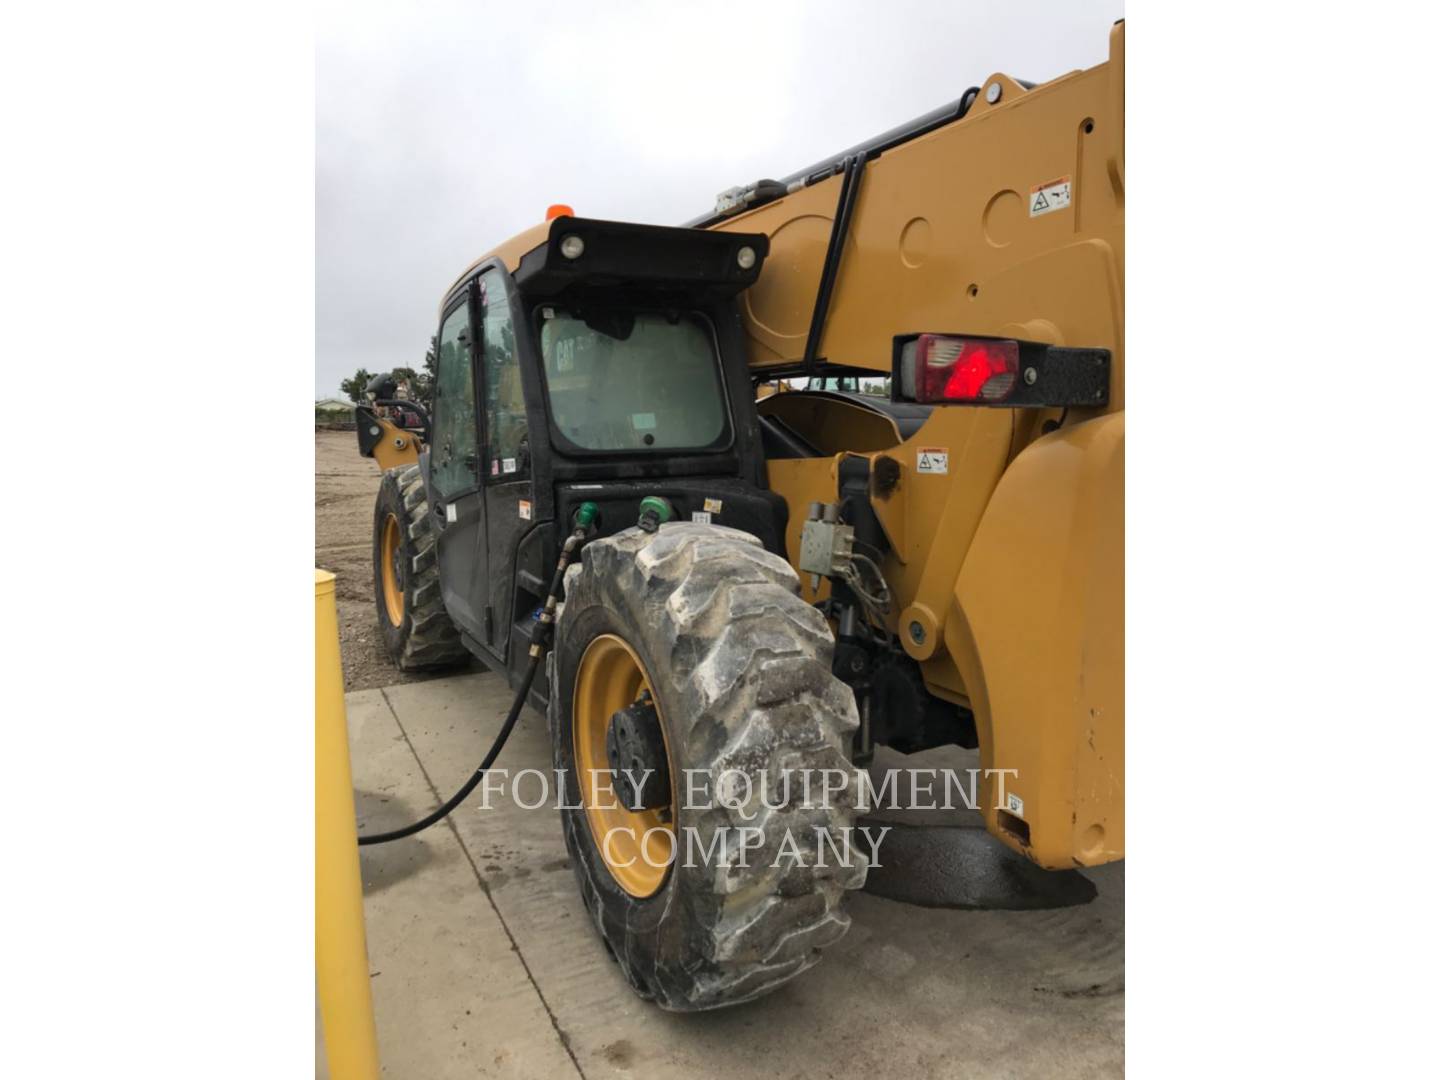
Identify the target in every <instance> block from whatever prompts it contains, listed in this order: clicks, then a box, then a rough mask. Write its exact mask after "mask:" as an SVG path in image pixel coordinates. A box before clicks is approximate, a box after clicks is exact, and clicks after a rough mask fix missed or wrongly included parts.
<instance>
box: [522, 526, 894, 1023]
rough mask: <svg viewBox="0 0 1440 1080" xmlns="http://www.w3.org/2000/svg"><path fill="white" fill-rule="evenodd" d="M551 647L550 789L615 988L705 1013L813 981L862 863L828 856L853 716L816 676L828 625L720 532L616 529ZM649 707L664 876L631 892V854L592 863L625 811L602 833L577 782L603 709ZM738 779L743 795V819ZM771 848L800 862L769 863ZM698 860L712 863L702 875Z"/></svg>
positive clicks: (776, 856) (845, 806)
mask: <svg viewBox="0 0 1440 1080" xmlns="http://www.w3.org/2000/svg"><path fill="white" fill-rule="evenodd" d="M556 640H557V646H556V651H555V661H554V664H553V666H552V669H551V680H552V681H551V694H550V710H549V719H550V728H551V738H552V743H553V746H554V754H555V766H556V768H557V770H561V776H562V777H563V783H564V785H565V788H566V790H565V795H566V798H565V799H564V801H563V803H562V810H561V816H562V820H563V826H564V832H565V842H566V846H567V847H568V849H569V851H570V855H571V858H572V860H573V863H574V867H575V872H576V876H577V878H578V880H579V884H580V891H581V894H582V896H583V898H584V901H585V905H586V907H587V908H588V909H589V911H590V913H591V916H592V917H593V918H594V920H595V924H596V926H597V928H598V929H599V931H600V936H601V938H602V939H603V940H604V942H605V944H606V946H607V948H608V949H609V950H610V952H611V954H612V955H613V956H614V957H615V959H616V961H617V962H618V963H619V965H620V968H621V970H622V971H623V972H624V974H625V977H626V979H627V980H628V981H629V983H630V985H631V986H632V987H633V988H634V989H635V991H636V992H637V993H638V994H640V995H641V996H642V997H645V998H652V999H654V1000H655V1001H656V1002H657V1003H658V1004H660V1005H661V1006H663V1007H664V1008H666V1009H672V1010H685V1011H688V1010H698V1009H711V1008H717V1007H720V1006H725V1005H734V1004H738V1003H740V1002H743V1001H748V1000H750V999H752V998H756V997H759V996H760V995H762V994H765V993H768V992H769V991H771V990H773V989H775V988H776V987H778V986H780V985H781V984H782V983H784V982H786V981H788V980H789V979H792V978H794V977H795V976H796V975H798V974H800V972H802V971H804V970H806V969H807V968H809V967H811V966H812V965H813V964H814V963H815V962H816V961H817V960H818V959H819V957H820V949H821V948H823V947H824V946H826V945H829V944H831V943H833V942H835V941H836V940H838V939H839V938H840V937H841V936H842V935H843V934H844V933H845V931H846V930H847V929H848V927H849V925H850V919H849V916H848V915H846V914H845V913H844V911H843V910H841V903H842V900H843V898H844V895H845V892H846V890H847V889H853V888H858V887H859V886H860V885H862V884H863V883H864V880H865V872H866V869H867V867H868V864H867V862H866V861H865V858H864V856H863V855H861V854H860V853H859V851H858V850H856V849H849V848H845V847H844V845H845V843H846V842H847V841H848V839H849V836H850V834H849V832H848V830H849V829H850V828H851V827H852V826H853V825H854V817H855V807H856V803H857V801H858V798H859V791H860V788H859V773H858V772H857V770H856V769H855V768H854V766H853V765H852V764H851V763H850V761H849V758H848V756H847V753H846V747H847V746H848V745H849V742H850V733H851V732H852V731H854V729H855V728H856V726H857V723H858V718H857V715H856V709H855V699H854V696H853V694H852V693H851V691H850V690H849V688H848V687H846V686H845V685H844V684H843V683H841V682H840V681H839V680H838V679H836V678H835V677H834V676H833V675H832V674H831V671H830V665H831V653H832V650H833V640H832V638H831V636H830V632H829V627H828V626H827V625H826V623H825V620H824V618H823V617H822V616H821V614H820V613H819V612H818V611H817V610H816V609H815V608H813V607H811V606H810V605H808V604H806V603H805V602H804V601H803V600H802V599H801V598H800V596H799V581H798V579H797V578H796V575H795V572H794V570H792V569H791V567H790V566H789V565H788V564H787V563H786V562H785V561H784V560H783V559H780V558H778V557H776V556H774V555H772V554H770V553H768V552H766V551H765V550H764V549H763V547H761V545H760V542H759V541H758V540H756V539H755V538H754V537H753V536H750V535H749V534H747V533H742V532H739V531H737V530H734V529H727V528H721V527H718V526H706V525H696V524H692V523H688V522H685V523H680V522H677V523H671V524H666V525H663V526H661V527H660V529H659V531H658V532H655V533H645V532H642V531H641V530H639V529H629V530H627V531H625V532H623V533H620V534H618V535H616V536H612V537H608V538H605V539H602V540H597V541H593V542H592V543H590V544H589V545H587V546H586V547H585V548H584V550H583V553H582V560H581V563H580V565H578V566H573V567H571V569H570V571H569V572H568V574H567V576H566V600H565V604H564V606H563V608H562V610H561V613H560V616H559V620H558V625H557V638H556ZM627 655H628V657H629V658H630V659H629V660H628V661H627V659H626V657H627ZM627 663H633V667H634V670H633V671H629V670H628V669H627V667H626V665H627ZM627 680H628V681H627ZM646 690H648V691H650V692H652V693H653V703H654V707H655V709H656V711H657V712H658V718H659V722H660V726H661V728H663V735H664V754H665V756H666V757H667V758H668V771H669V773H670V775H671V779H672V783H671V799H670V805H669V806H668V807H666V808H665V809H664V810H660V811H655V810H650V811H640V812H638V813H637V819H636V820H637V824H639V825H646V826H649V825H654V824H655V823H656V822H657V821H658V822H666V821H668V823H669V824H670V826H671V838H670V847H669V850H672V851H674V853H675V855H676V858H675V860H674V861H673V863H672V864H670V865H669V866H668V867H666V868H664V870H663V872H662V873H660V874H654V873H641V874H639V875H638V876H637V875H636V874H635V873H633V872H630V871H627V870H625V869H624V868H623V867H621V866H620V862H621V861H622V859H621V858H620V857H621V856H624V857H628V858H634V856H635V854H636V853H637V849H636V848H635V846H634V845H626V844H623V843H622V844H612V845H609V846H608V847H607V845H606V844H605V842H604V839H603V837H602V836H597V821H598V822H599V823H600V824H610V825H613V824H614V823H615V822H616V821H623V820H624V814H625V813H626V812H627V811H625V810H623V809H621V810H620V812H619V814H620V816H619V817H616V816H614V815H613V814H612V816H610V817H608V818H607V817H606V814H609V813H611V811H613V810H614V809H615V807H614V804H613V802H611V803H609V804H608V805H605V803H606V801H605V800H603V799H601V801H600V802H597V801H596V800H597V799H600V796H598V795H597V793H595V792H594V790H593V787H591V789H590V790H589V791H588V792H587V791H586V788H587V787H590V785H589V783H588V782H587V781H585V778H584V776H583V775H582V774H580V773H579V771H578V767H579V766H582V765H586V764H588V765H590V766H592V767H593V765H594V764H595V756H596V751H595V750H594V749H593V747H595V746H599V745H601V744H602V743H603V740H601V742H596V740H597V739H599V738H600V736H599V735H597V733H596V731H595V728H594V725H595V724H596V723H597V722H603V720H604V719H605V716H606V711H607V710H611V709H614V708H617V707H618V708H624V707H626V706H627V705H629V704H630V703H631V702H635V701H637V699H640V698H641V697H642V693H643V691H646ZM592 698H593V700H591V699H592ZM587 746H588V747H591V749H587ZM687 770H688V771H689V779H687ZM785 770H793V773H792V777H795V776H800V775H803V774H804V772H805V771H807V770H809V771H811V772H812V773H813V774H814V775H816V776H824V775H826V774H824V773H822V770H830V773H829V774H828V775H829V776H831V777H834V778H835V779H836V781H838V782H837V783H835V784H834V788H843V790H839V791H836V790H833V789H832V790H829V791H821V790H819V788H820V783H819V781H816V782H815V785H814V788H813V789H810V788H807V789H804V790H802V788H801V785H800V784H799V783H798V782H795V783H792V784H791V785H790V789H789V790H788V791H786V790H785V788H784V786H783V785H782V782H781V774H782V772H783V771H785ZM726 774H730V775H728V776H726ZM741 774H743V776H744V777H745V778H747V779H748V784H747V785H746V786H747V787H748V789H749V793H750V796H751V797H750V798H749V799H748V800H747V801H743V802H742V801H741V800H740V799H739V798H738V797H737V796H738V794H739V792H740V791H742V790H744V789H742V788H741V787H740V785H739V777H740V775H741ZM722 776H725V777H726V779H725V780H724V781H722V779H721V778H722ZM706 785H708V791H709V792H711V793H715V792H717V790H722V791H723V790H724V785H728V789H729V796H730V797H728V798H726V799H725V800H724V801H725V802H726V803H729V806H728V807H726V806H710V807H706V806H704V805H698V806H696V807H694V808H689V807H687V805H686V803H687V802H688V801H690V800H687V799H685V798H684V794H685V792H686V791H687V790H689V789H690V788H691V787H693V789H695V790H700V789H703V788H705V787H706ZM586 795H588V796H589V797H588V798H587V797H585V796H586ZM762 795H763V799H762ZM694 801H696V802H698V803H701V804H703V803H704V802H705V801H706V800H705V799H703V798H702V799H697V800H694ZM763 802H768V803H769V804H770V807H769V808H767V807H765V806H764V805H763ZM582 803H583V804H584V805H583V808H580V807H581V806H582ZM657 815H658V816H657ZM738 827H746V828H752V829H757V830H758V833H752V834H751V840H750V843H751V845H752V846H751V847H750V848H748V849H740V850H738V851H737V848H739V845H732V844H731V843H730V839H731V838H733V837H734V836H735V831H734V830H735V829H736V828H738ZM817 829H824V830H828V832H829V834H830V837H831V840H832V842H833V843H834V844H835V845H836V846H840V847H841V848H842V850H844V851H847V852H848V854H849V858H848V861H846V862H844V863H842V862H841V861H840V860H837V859H835V858H834V855H833V849H831V852H830V858H829V859H826V858H824V857H823V856H822V857H819V858H817V849H816V844H817V841H816V835H817V834H816V832H815V830H817ZM787 832H788V833H789V834H790V836H791V837H792V840H793V841H795V842H798V845H792V848H791V852H790V853H788V854H784V855H782V854H781V853H782V852H783V851H784V849H785V845H786V841H785V839H784V838H785V836H786V834H787ZM717 834H720V835H719V839H718V841H717ZM661 839H663V837H661V836H659V835H658V834H657V837H656V840H657V843H656V844H655V845H653V846H654V848H655V850H656V852H657V853H658V852H660V851H661V850H663V849H664V848H665V845H664V844H661V843H659V842H658V841H659V840H661ZM717 842H718V844H719V847H718V848H717V847H712V845H715V844H717ZM687 844H693V845H694V846H693V848H690V849H687ZM795 846H798V848H799V851H798V857H797V853H796V852H795ZM707 850H709V851H718V852H719V853H720V855H719V857H718V858H716V859H714V860H710V859H707V858H705V857H704V856H703V853H704V852H705V851H707ZM607 852H608V855H609V858H607ZM692 854H693V855H694V856H695V858H694V860H693V865H686V863H687V861H691V860H690V859H688V858H687V856H688V855H692ZM657 861H658V856H657ZM612 863H613V864H614V865H612Z"/></svg>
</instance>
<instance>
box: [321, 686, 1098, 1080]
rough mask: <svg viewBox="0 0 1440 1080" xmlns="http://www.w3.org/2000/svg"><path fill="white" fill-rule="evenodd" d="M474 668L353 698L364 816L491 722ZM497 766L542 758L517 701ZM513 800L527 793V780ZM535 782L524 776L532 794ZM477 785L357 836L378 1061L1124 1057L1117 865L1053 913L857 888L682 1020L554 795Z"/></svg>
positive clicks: (355, 764)
mask: <svg viewBox="0 0 1440 1080" xmlns="http://www.w3.org/2000/svg"><path fill="white" fill-rule="evenodd" d="M509 701H510V694H509V690H508V688H507V687H506V686H505V684H504V682H503V680H501V679H500V678H499V677H498V676H495V675H493V674H489V673H472V674H466V675H460V676H456V677H454V678H447V679H437V680H431V681H427V682H419V683H410V684H406V685H400V686H391V687H386V688H384V689H382V690H362V691H356V692H354V693H351V694H349V695H347V696H346V705H347V710H348V717H349V723H350V732H351V755H352V762H351V764H352V769H353V772H354V777H355V787H356V805H357V810H358V813H359V815H360V820H361V829H362V830H363V831H366V832H377V831H383V830H385V829H387V828H392V827H395V826H397V825H400V824H403V823H405V822H407V821H410V820H413V819H414V818H416V817H419V816H421V815H423V814H424V813H426V812H427V811H428V810H430V809H431V808H432V807H434V806H435V805H436V804H437V803H438V802H439V800H440V799H443V798H446V797H448V796H449V795H450V793H451V792H453V791H454V790H455V789H456V788H457V787H458V786H459V785H460V784H461V783H463V782H464V781H465V779H466V778H467V777H468V776H469V774H470V772H471V771H472V770H473V769H474V767H475V764H476V763H477V762H478V761H479V760H480V758H481V757H482V756H483V754H484V752H485V750H486V749H487V748H488V747H489V745H490V742H491V741H492V739H493V738H494V735H495V733H496V732H497V731H498V730H499V727H500V724H501V722H502V720H503V718H504V714H505V711H506V709H507V708H508V706H509ZM498 767H505V768H508V769H509V770H510V772H511V775H512V776H513V775H514V774H515V773H516V772H517V771H519V770H521V769H526V768H533V769H539V770H542V771H548V770H549V769H550V751H549V740H548V735H547V733H546V730H545V721H544V718H543V717H542V716H540V715H539V714H537V713H535V712H534V711H533V710H528V709H527V710H526V712H525V713H524V714H523V716H522V717H521V720H520V723H519V724H518V725H517V727H516V729H515V732H514V733H513V734H512V736H511V738H510V742H509V744H508V745H507V746H506V748H505V750H504V753H503V754H502V755H501V758H500V760H499V762H497V768H498ZM531 780H532V782H531V783H529V784H527V786H526V787H523V788H522V789H521V792H520V795H521V798H522V799H524V800H526V801H530V800H531V799H534V798H537V797H538V783H535V782H533V778H531ZM532 788H533V790H532ZM510 795H511V792H510V791H509V788H508V786H507V790H506V794H505V795H504V796H503V797H494V798H492V799H491V808H490V809H488V810H487V809H481V808H480V807H479V805H478V792H477V793H476V795H474V796H472V798H471V800H470V801H469V802H467V803H466V805H464V806H462V807H461V808H460V809H459V810H457V811H456V812H455V814H454V815H452V817H451V819H450V820H449V821H447V822H445V823H442V824H440V825H436V826H434V827H433V828H431V829H429V830H427V831H426V832H424V833H421V834H420V835H418V836H416V837H412V838H409V839H406V840H401V841H397V842H395V843H393V844H386V845H380V846H378V847H371V848H362V849H361V871H362V877H363V880H364V883H365V915H366V927H367V935H368V940H369V952H370V968H371V972H372V978H371V985H372V987H373V990H374V998H375V1011H376V1023H377V1028H378V1034H379V1040H380V1056H381V1061H382V1063H383V1065H384V1068H385V1074H386V1075H387V1076H391V1077H404V1078H410V1077H416V1078H426V1080H432V1078H433V1080H443V1078H448V1077H475V1076H482V1077H547V1078H548V1077H564V1076H580V1077H586V1078H589V1080H599V1078H605V1077H652V1076H654V1077H678V1076H686V1077H691V1076H693V1077H711V1076H714V1077H726V1078H727V1080H741V1078H748V1077H756V1078H759V1077H766V1078H769V1077H777V1076H778V1077H850V1076H867V1077H870V1076H873V1077H891V1076H894V1077H900V1076H941V1077H952V1076H953V1077H970V1076H975V1077H984V1076H1005V1077H1051V1076H1066V1077H1090V1076H1096V1077H1100V1076H1107V1077H1108V1076H1117V1075H1120V1073H1121V1072H1122V1071H1123V1036H1124V1030H1123V1023H1124V868H1123V865H1114V866H1109V867H1103V868H1101V869H1099V870H1097V871H1092V872H1087V876H1089V877H1090V878H1091V880H1092V881H1094V882H1095V884H1096V886H1097V888H1098V896H1097V897H1096V899H1095V900H1094V901H1092V902H1091V903H1089V904H1087V905H1084V906H1081V907H1071V908H1063V909H1059V910H1049V911H955V910H937V909H927V908H917V907H912V906H909V905H905V904H899V903H895V902H893V901H890V900H885V899H881V898H879V897H875V896H871V895H868V894H859V895H856V896H854V897H852V899H851V901H850V909H849V910H850V913H851V916H852V918H853V924H852V927H851V930H850V932H849V934H848V935H847V936H846V937H845V938H844V939H843V940H842V941H841V942H840V943H838V944H837V945H834V946H832V947H830V948H829V949H827V950H826V953H825V958H824V959H823V960H822V961H821V962H820V964H819V965H817V966H816V967H815V968H813V969H812V970H811V971H809V972H807V973H806V974H804V975H802V976H800V978H799V979H797V980H796V981H795V982H792V983H790V984H788V985H787V986H785V987H783V988H782V989H780V990H779V991H777V992H776V993H774V994H771V995H770V996H768V997H766V998H763V999H761V1000H760V1001H756V1002H751V1003H748V1004H746V1005H742V1006H739V1007H736V1008H734V1009H729V1010H724V1011H721V1012H715V1013H700V1014H694V1015H675V1014H670V1013H665V1012H662V1011H660V1010H659V1009H657V1008H655V1007H654V1006H652V1005H649V1004H647V1003H645V1002H643V1001H640V1000H639V999H638V998H636V997H635V996H634V995H633V994H632V993H631V991H630V989H629V987H628V986H627V985H626V983H625V981H624V979H623V977H622V976H621V975H620V973H619V971H618V969H617V968H616V967H615V965H614V963H613V962H612V961H611V960H610V959H609V957H608V956H607V954H606V952H605V949H604V947H603V946H602V945H601V944H600V940H599V938H598V936H597V935H596V934H595V932H594V930H593V928H592V926H591V923H590V920H589V917H588V915H587V914H586V912H585V910H584V908H583V906H582V905H581V902H580V898H579V893H578V892H577V889H576V885H575V880H574V876H573V872H572V870H571V869H570V866H569V861H568V859H567V855H566V851H565V845H564V842H563V840H562V839H561V835H560V828H559V820H558V814H557V812H556V811H555V810H554V809H553V806H549V807H545V808H542V809H536V810H524V809H521V808H519V807H518V806H516V805H515V803H514V801H513V800H512V798H511V797H510Z"/></svg>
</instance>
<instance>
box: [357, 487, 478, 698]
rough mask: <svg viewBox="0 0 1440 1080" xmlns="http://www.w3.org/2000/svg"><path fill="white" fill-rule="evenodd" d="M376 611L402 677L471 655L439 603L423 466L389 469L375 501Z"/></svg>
mask: <svg viewBox="0 0 1440 1080" xmlns="http://www.w3.org/2000/svg"><path fill="white" fill-rule="evenodd" d="M374 566H375V609H376V612H377V614H378V615H379V619H380V638H381V640H382V641H383V642H384V644H385V651H386V652H387V653H388V654H389V655H390V659H391V660H393V661H394V662H395V666H396V667H398V668H399V669H400V670H401V671H438V670H442V669H444V668H450V667H455V666H457V665H460V664H463V663H466V662H467V661H468V660H469V659H470V654H469V652H468V651H467V650H466V648H465V646H464V645H462V644H461V643H460V634H459V632H458V631H457V630H456V629H455V625H454V624H453V623H452V622H451V621H450V616H449V615H447V614H446V613H445V604H444V602H443V601H442V600H441V599H440V564H439V563H438V562H437V561H436V558H435V526H434V523H433V522H431V520H430V504H429V502H428V501H427V500H426V498H425V484H424V483H423V482H422V480H421V478H420V467H419V466H418V465H405V466H403V467H401V468H398V469H390V470H387V471H386V472H385V474H384V475H383V476H382V477H381V479H380V493H379V494H378V495H377V496H376V497H375V535H374Z"/></svg>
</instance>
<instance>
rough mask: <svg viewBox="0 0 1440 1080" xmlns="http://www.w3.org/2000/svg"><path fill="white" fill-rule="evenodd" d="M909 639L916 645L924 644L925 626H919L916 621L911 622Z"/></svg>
mask: <svg viewBox="0 0 1440 1080" xmlns="http://www.w3.org/2000/svg"><path fill="white" fill-rule="evenodd" d="M910 640H911V641H913V642H915V644H916V645H924V644H925V627H923V626H921V625H920V624H919V623H918V622H912V623H911V624H910Z"/></svg>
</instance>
